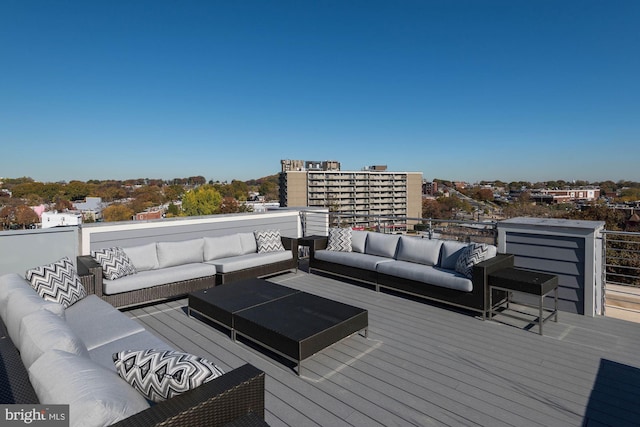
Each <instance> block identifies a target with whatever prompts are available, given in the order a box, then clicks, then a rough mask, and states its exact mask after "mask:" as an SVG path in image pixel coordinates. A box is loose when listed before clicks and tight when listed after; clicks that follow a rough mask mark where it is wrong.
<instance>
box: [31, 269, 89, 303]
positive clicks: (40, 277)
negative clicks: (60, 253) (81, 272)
mask: <svg viewBox="0 0 640 427" xmlns="http://www.w3.org/2000/svg"><path fill="white" fill-rule="evenodd" d="M25 277H26V278H27V280H28V281H29V282H31V286H33V289H35V290H36V292H37V293H38V294H39V295H40V296H41V297H42V298H44V299H45V300H47V301H52V302H57V303H59V304H62V305H63V306H64V308H67V307H70V306H71V305H73V304H75V303H76V302H78V301H80V300H81V299H82V298H84V297H86V296H87V292H86V291H85V289H84V286H82V282H81V281H80V277H78V273H77V272H76V268H75V267H74V265H73V263H72V262H71V260H70V259H69V258H67V257H64V258H62V259H60V260H59V261H56V262H54V263H52V264H48V265H42V266H40V267H36V268H34V269H31V270H28V271H27V273H26V274H25Z"/></svg>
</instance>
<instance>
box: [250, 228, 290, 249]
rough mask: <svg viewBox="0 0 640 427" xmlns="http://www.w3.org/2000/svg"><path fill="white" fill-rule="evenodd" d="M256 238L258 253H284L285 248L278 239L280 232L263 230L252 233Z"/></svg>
mask: <svg viewBox="0 0 640 427" xmlns="http://www.w3.org/2000/svg"><path fill="white" fill-rule="evenodd" d="M253 234H254V236H255V237H256V244H257V245H258V253H259V254H262V253H265V252H284V251H285V248H284V246H283V245H282V239H281V237H280V230H263V231H254V232H253Z"/></svg>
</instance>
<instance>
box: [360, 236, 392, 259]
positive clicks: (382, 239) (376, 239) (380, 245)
mask: <svg viewBox="0 0 640 427" xmlns="http://www.w3.org/2000/svg"><path fill="white" fill-rule="evenodd" d="M399 240H400V236H398V235H396V234H382V233H369V235H368V236H367V247H366V250H365V253H367V254H369V255H378V256H383V257H387V258H393V257H394V256H395V255H396V248H397V246H398V241H399Z"/></svg>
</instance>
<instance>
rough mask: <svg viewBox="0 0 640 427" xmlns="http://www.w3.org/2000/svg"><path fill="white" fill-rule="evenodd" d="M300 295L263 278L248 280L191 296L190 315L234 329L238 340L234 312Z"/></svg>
mask: <svg viewBox="0 0 640 427" xmlns="http://www.w3.org/2000/svg"><path fill="white" fill-rule="evenodd" d="M227 285H229V286H227ZM298 292H300V291H298V290H296V289H291V288H287V287H285V286H280V285H276V284H275V283H271V282H268V281H266V280H263V279H247V280H242V281H239V282H235V283H229V284H225V285H219V286H216V287H214V288H209V289H203V290H200V291H196V292H192V293H190V294H189V308H188V310H189V315H191V312H196V313H198V314H200V315H202V316H204V317H206V318H207V319H209V320H211V321H213V322H215V323H217V324H219V325H222V326H224V327H226V328H228V329H230V330H231V338H232V339H234V340H235V339H236V337H235V327H234V317H233V314H234V313H237V312H239V311H241V310H246V309H247V308H251V307H254V306H256V305H259V304H264V303H266V302H270V301H273V300H276V299H278V298H282V297H285V296H287V295H291V294H295V293H298Z"/></svg>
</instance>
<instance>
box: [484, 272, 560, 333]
mask: <svg viewBox="0 0 640 427" xmlns="http://www.w3.org/2000/svg"><path fill="white" fill-rule="evenodd" d="M488 284H489V320H491V319H492V318H493V313H494V311H495V307H494V306H493V300H492V293H493V290H494V289H499V290H502V291H507V299H506V305H507V307H506V308H507V309H508V308H509V303H510V302H511V293H512V292H521V293H525V294H529V295H535V296H537V297H538V304H537V306H532V305H530V304H525V303H523V302H521V303H520V305H524V306H529V307H534V308H537V309H538V316H537V321H535V323H537V324H538V327H539V329H538V332H539V333H540V335H542V325H543V324H544V322H546V321H547V320H549V319H550V318H551V317H553V318H554V321H556V322H557V321H558V276H556V275H555V274H546V273H541V272H538V271H531V270H525V269H522V268H517V267H511V268H505V269H502V270H498V271H495V272H493V273H490V274H489V280H488ZM551 292H553V293H554V298H553V301H554V305H553V308H552V309H547V308H545V307H544V298H545V297H546V296H547V295H549V294H550V293H551ZM545 311H546V312H548V313H549V314H548V315H547V316H546V317H544V315H543V313H544V312H545ZM503 314H505V313H503ZM505 315H508V314H505ZM508 316H511V317H516V318H519V316H513V315H508Z"/></svg>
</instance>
